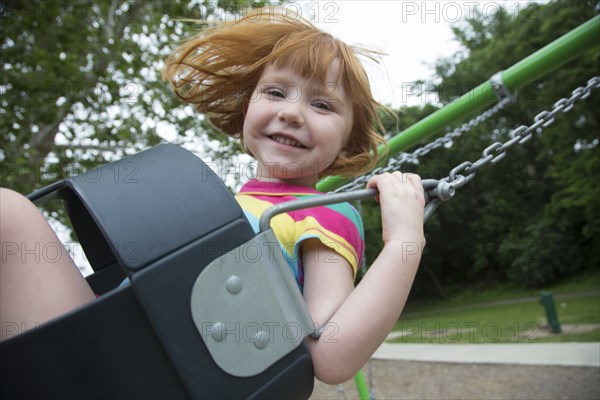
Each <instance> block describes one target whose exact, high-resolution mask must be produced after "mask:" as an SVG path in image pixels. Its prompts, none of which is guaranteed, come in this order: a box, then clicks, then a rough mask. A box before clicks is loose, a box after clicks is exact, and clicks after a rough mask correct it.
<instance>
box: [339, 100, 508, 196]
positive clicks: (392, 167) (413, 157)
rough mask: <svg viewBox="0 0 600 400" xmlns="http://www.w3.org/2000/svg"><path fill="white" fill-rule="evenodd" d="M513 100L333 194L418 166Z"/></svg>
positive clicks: (500, 103) (356, 179)
mask: <svg viewBox="0 0 600 400" xmlns="http://www.w3.org/2000/svg"><path fill="white" fill-rule="evenodd" d="M513 99H514V98H513V97H511V96H508V97H504V98H502V99H501V100H500V101H499V102H498V103H496V104H495V105H494V106H493V107H491V108H489V109H488V110H486V111H485V112H483V113H481V114H479V115H477V116H476V117H473V118H472V119H471V120H469V121H467V122H465V123H464V124H462V125H461V126H459V127H458V128H455V129H454V130H452V131H449V132H448V133H446V134H445V135H444V136H441V137H439V138H437V139H435V140H434V141H432V142H429V143H427V144H426V145H424V146H423V147H419V148H417V149H415V150H414V151H412V152H411V153H405V152H401V153H399V154H398V155H396V156H394V157H390V158H389V159H388V162H387V165H386V166H385V167H377V168H375V169H374V170H372V171H371V172H370V173H369V174H366V175H363V176H359V177H357V178H355V179H353V180H352V181H350V182H348V183H347V184H345V185H343V186H340V187H339V188H337V189H335V190H333V191H332V192H331V193H339V192H347V191H351V190H358V189H362V188H364V187H365V186H366V184H367V182H368V181H369V179H371V177H373V176H375V175H378V174H382V173H384V172H393V171H398V170H400V169H401V166H402V165H404V164H406V163H411V164H418V163H419V158H420V157H423V156H425V155H426V154H428V153H429V152H431V151H433V150H435V149H438V148H440V147H443V146H447V145H448V146H450V145H451V144H452V142H453V141H454V139H456V138H458V137H460V136H461V135H462V134H463V133H465V132H468V131H470V130H471V129H473V128H474V127H476V126H477V125H479V124H481V123H482V122H484V121H486V120H487V119H489V118H490V117H492V116H493V115H495V114H496V113H498V112H499V111H500V110H502V109H503V108H504V107H506V106H507V105H508V104H510V103H512V101H513Z"/></svg>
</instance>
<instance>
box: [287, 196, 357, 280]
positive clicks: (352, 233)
mask: <svg viewBox="0 0 600 400" xmlns="http://www.w3.org/2000/svg"><path fill="white" fill-rule="evenodd" d="M294 213H295V212H294ZM300 214H303V215H294V219H295V220H296V229H295V236H296V241H295V242H296V243H295V247H296V248H295V249H294V253H295V255H296V256H298V251H299V248H300V244H301V243H302V242H303V241H304V240H307V239H318V240H319V241H320V242H321V243H322V244H323V245H324V246H327V247H329V248H330V249H332V250H333V251H335V252H336V253H338V254H340V255H341V256H342V257H344V258H345V259H346V260H347V261H348V263H349V264H350V266H351V267H352V271H353V273H354V276H356V272H357V270H358V266H359V265H360V262H361V260H362V257H363V251H364V230H363V225H362V220H361V218H360V215H359V214H358V212H357V211H356V209H355V208H354V207H352V205H350V204H349V203H340V204H335V205H332V206H326V207H315V208H311V209H306V210H301V212H300Z"/></svg>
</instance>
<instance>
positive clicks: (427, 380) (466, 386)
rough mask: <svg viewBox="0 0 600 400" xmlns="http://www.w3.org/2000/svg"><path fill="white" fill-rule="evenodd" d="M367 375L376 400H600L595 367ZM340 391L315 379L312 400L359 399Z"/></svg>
mask: <svg viewBox="0 0 600 400" xmlns="http://www.w3.org/2000/svg"><path fill="white" fill-rule="evenodd" d="M363 371H364V374H365V378H366V379H367V381H368V380H369V374H368V371H369V369H368V367H365V368H364V370H363ZM371 371H372V374H371V381H372V394H373V395H374V398H375V399H478V400H484V399H527V400H529V399H544V400H548V399H578V400H579V399H580V400H587V399H593V400H598V399H600V368H598V367H575V366H549V365H508V364H460V363H439V362H416V361H388V360H372V361H371ZM343 387H344V390H343V392H340V391H339V390H338V387H337V386H330V385H326V384H324V383H322V382H319V381H317V380H315V388H314V391H313V395H312V396H311V399H313V400H317V399H318V400H321V399H344V398H346V399H357V398H358V394H357V391H356V385H355V384H354V382H353V381H350V382H347V383H345V384H344V386H343Z"/></svg>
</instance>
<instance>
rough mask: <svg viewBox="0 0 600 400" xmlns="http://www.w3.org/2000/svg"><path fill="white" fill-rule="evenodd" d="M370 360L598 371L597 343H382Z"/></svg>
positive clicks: (599, 364)
mask: <svg viewBox="0 0 600 400" xmlns="http://www.w3.org/2000/svg"><path fill="white" fill-rule="evenodd" d="M373 359H375V360H404V361H429V362H455V363H484V364H531V365H572V366H587V367H600V342H592V343H519V344H409V343H403V344H392V343H383V344H382V345H381V347H380V348H379V349H378V350H377V351H376V352H375V354H374V355H373ZM599 379H600V377H599Z"/></svg>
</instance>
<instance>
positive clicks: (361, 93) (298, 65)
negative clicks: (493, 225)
mask: <svg viewBox="0 0 600 400" xmlns="http://www.w3.org/2000/svg"><path fill="white" fill-rule="evenodd" d="M266 10H267V9H265V10H257V13H256V14H255V15H252V16H250V15H249V16H246V17H244V18H242V19H240V20H239V21H232V22H226V23H221V24H219V25H217V26H216V27H214V28H210V29H207V30H205V31H203V32H201V33H200V34H198V35H197V36H195V37H192V38H191V39H189V40H188V41H186V42H184V43H183V44H182V45H181V46H179V47H178V48H176V49H175V50H174V51H173V52H172V53H171V55H170V56H169V57H168V58H167V59H166V62H165V66H164V69H163V71H162V76H163V79H165V80H166V81H168V82H169V83H170V84H171V85H172V87H173V90H174V92H175V94H176V95H177V96H178V97H179V98H181V99H182V100H184V101H186V102H188V103H191V104H193V105H194V107H195V109H196V110H197V111H198V112H201V113H206V114H207V117H208V118H209V120H210V122H211V123H212V124H213V125H214V126H215V127H216V128H217V129H219V130H220V131H222V132H224V133H225V134H227V135H230V136H235V137H238V136H239V137H240V138H241V137H242V127H243V123H244V115H245V112H246V109H247V106H248V102H249V101H250V99H251V97H252V93H253V91H254V89H255V87H256V85H257V83H258V81H259V79H260V76H261V74H262V71H263V69H264V67H265V66H266V65H269V64H285V65H288V66H290V67H291V68H292V69H293V70H294V72H296V73H297V74H298V75H300V76H303V77H306V78H309V79H312V78H317V79H320V80H321V82H322V83H324V84H325V82H324V80H325V76H326V72H327V71H328V70H329V67H330V65H331V63H332V62H333V61H334V60H339V65H340V68H339V71H340V72H339V73H340V81H341V82H342V84H343V85H344V89H345V90H346V92H347V93H348V95H349V98H350V99H351V102H352V108H353V115H354V120H353V125H352V130H351V133H350V137H349V140H348V144H347V146H346V148H344V152H343V154H340V155H338V158H337V159H336V160H335V161H334V162H333V164H332V165H331V166H329V167H328V168H327V169H326V170H325V171H323V172H322V174H321V176H327V175H343V176H349V177H350V176H358V175H362V174H364V173H366V172H367V171H369V170H370V169H372V168H373V167H374V166H375V163H376V160H377V153H378V152H377V147H378V146H379V145H381V144H385V141H384V139H383V138H382V136H381V135H380V134H379V133H378V132H377V130H376V127H378V128H380V129H382V124H381V120H380V119H379V117H378V115H377V109H378V108H379V107H380V106H381V105H380V104H379V103H378V102H377V101H376V100H375V99H374V98H373V96H372V94H371V89H370V85H369V80H368V77H367V75H366V73H365V71H364V68H363V66H362V64H361V63H360V61H359V59H358V57H357V55H363V56H366V57H368V58H370V59H373V60H374V59H375V57H376V56H377V55H378V54H377V53H375V52H372V51H369V50H366V49H362V48H357V47H352V46H349V45H347V44H346V43H344V42H342V41H341V40H339V39H336V38H334V37H333V36H331V35H330V34H328V33H325V32H323V31H321V30H319V29H317V28H316V27H315V26H314V25H312V24H311V23H310V22H308V21H306V20H304V19H302V18H301V17H300V16H299V15H297V14H293V15H291V13H290V12H289V10H288V11H286V10H280V11H281V12H276V13H273V12H272V9H269V10H268V11H266Z"/></svg>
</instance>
